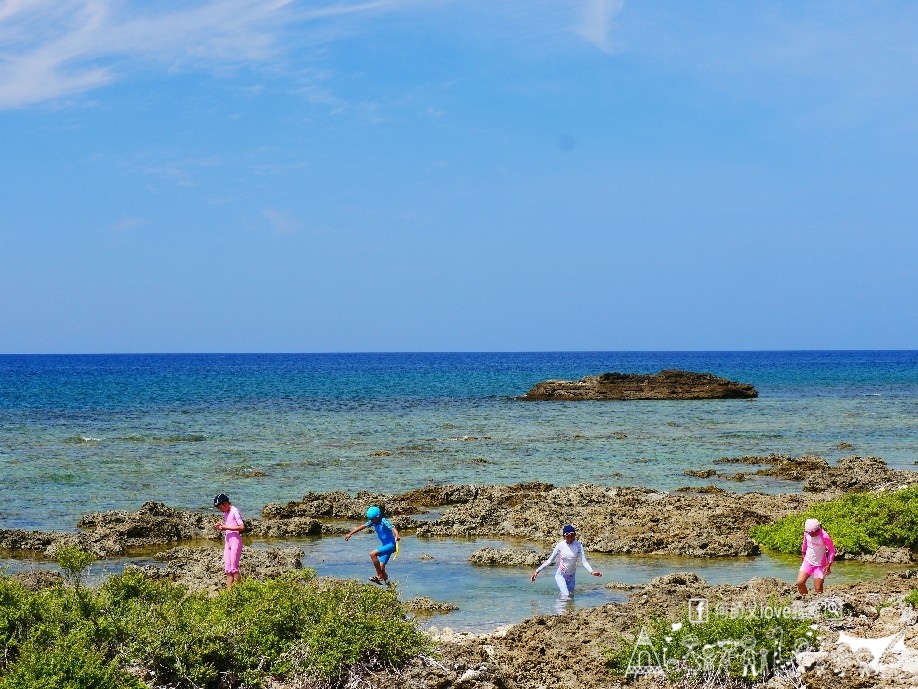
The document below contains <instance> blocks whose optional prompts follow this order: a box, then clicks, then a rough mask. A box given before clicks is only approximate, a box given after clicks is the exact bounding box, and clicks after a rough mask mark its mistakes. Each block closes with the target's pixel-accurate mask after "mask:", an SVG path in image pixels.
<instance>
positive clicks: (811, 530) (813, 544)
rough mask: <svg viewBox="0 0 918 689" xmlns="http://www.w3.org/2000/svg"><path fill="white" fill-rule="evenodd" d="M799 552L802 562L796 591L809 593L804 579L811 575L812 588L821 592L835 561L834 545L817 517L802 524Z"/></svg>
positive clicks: (802, 594)
mask: <svg viewBox="0 0 918 689" xmlns="http://www.w3.org/2000/svg"><path fill="white" fill-rule="evenodd" d="M800 554H801V555H803V562H802V563H801V565H800V573H799V574H798V575H797V591H798V592H799V593H800V595H801V596H805V595H806V594H807V593H809V591H807V588H806V580H807V579H809V578H810V577H811V576H812V577H813V588H814V590H815V591H816V593H822V585H823V582H824V580H825V578H826V576H827V575H828V574H830V573H831V571H832V563H833V562H834V561H835V545H834V544H833V543H832V539H831V538H829V534H827V533H826V532H825V530H824V529H823V528H822V525H821V524H820V523H819V520H818V519H807V520H806V523H805V524H804V525H803V543H802V544H801V545H800Z"/></svg>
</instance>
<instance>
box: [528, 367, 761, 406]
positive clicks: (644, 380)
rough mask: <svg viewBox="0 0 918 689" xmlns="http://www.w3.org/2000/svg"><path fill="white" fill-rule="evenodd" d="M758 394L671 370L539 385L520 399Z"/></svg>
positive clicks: (707, 377)
mask: <svg viewBox="0 0 918 689" xmlns="http://www.w3.org/2000/svg"><path fill="white" fill-rule="evenodd" d="M758 396H759V392H758V390H756V389H755V387H754V386H753V385H751V384H749V383H737V382H735V381H732V380H728V379H726V378H720V377H718V376H715V375H712V374H710V373H695V372H693V371H680V370H678V369H669V370H664V371H660V372H659V373H656V374H653V375H645V374H640V373H602V374H600V375H598V376H584V377H583V378H581V379H580V380H546V381H543V382H541V383H536V384H535V385H533V386H532V388H530V390H529V391H528V392H527V393H526V394H525V395H523V396H522V397H521V398H520V399H523V400H533V401H577V400H708V399H752V398H754V397H758Z"/></svg>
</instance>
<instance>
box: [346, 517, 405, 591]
mask: <svg viewBox="0 0 918 689" xmlns="http://www.w3.org/2000/svg"><path fill="white" fill-rule="evenodd" d="M367 519H368V520H369V521H368V522H367V523H366V524H363V525H361V526H358V527H357V528H356V529H354V530H353V531H351V532H350V533H349V534H348V535H347V536H345V537H344V540H345V541H349V540H350V539H351V536H353V535H354V534H355V533H358V532H360V531H363V530H364V529H373V530H374V531H375V532H376V535H377V536H378V537H379V540H380V542H381V543H382V545H380V546H379V547H378V548H377V549H376V550H374V551H373V552H372V553H370V560H372V562H373V567H375V568H376V576H373V577H370V581H372V582H373V583H374V584H379V585H382V584H388V583H389V575H388V574H386V563H387V562H388V561H389V558H390V557H392V554H393V553H394V552H395V549H396V543H397V542H398V540H399V535H398V529H396V528H395V527H394V526H392V524H390V523H389V520H388V519H385V518H384V517H383V516H382V510H381V509H379V508H378V507H376V506H375V505H374V506H373V507H371V508H370V509H368V510H367Z"/></svg>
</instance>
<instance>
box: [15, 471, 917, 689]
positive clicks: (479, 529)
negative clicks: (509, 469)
mask: <svg viewBox="0 0 918 689" xmlns="http://www.w3.org/2000/svg"><path fill="white" fill-rule="evenodd" d="M714 464H715V466H714V467H706V468H699V469H698V470H693V471H704V472H706V471H712V472H714V473H715V474H718V476H719V477H721V478H722V477H723V476H722V475H720V474H719V469H720V468H721V467H723V466H727V465H733V466H738V467H742V468H744V470H745V469H746V468H747V467H748V468H749V470H751V471H754V472H755V473H757V474H760V475H761V474H764V475H769V476H774V477H777V478H783V479H786V480H788V481H797V482H800V483H802V486H801V488H802V492H799V493H785V494H778V495H766V494H763V493H732V492H727V491H724V490H723V489H719V488H718V489H716V490H712V491H706V490H705V489H703V488H702V489H699V488H691V487H690V488H687V489H686V490H680V491H673V492H670V493H666V492H660V491H655V490H651V489H647V488H639V487H625V488H623V487H609V486H597V485H592V484H584V485H574V486H561V487H557V486H553V485H551V484H547V483H523V484H517V485H514V486H474V485H443V486H427V487H424V488H420V489H417V490H413V491H409V492H406V493H401V494H395V495H390V494H376V493H369V492H361V493H358V494H356V495H350V494H348V493H344V492H331V493H307V494H306V495H304V496H303V498H302V499H301V500H298V501H293V502H288V503H286V504H269V505H266V506H265V507H264V509H263V510H262V513H261V516H260V518H257V519H251V520H249V521H248V522H247V523H248V527H249V528H248V530H247V533H246V538H247V540H248V539H251V540H259V539H270V538H275V537H304V536H319V535H331V534H334V535H338V534H341V533H344V532H346V531H347V530H348V529H349V527H350V525H352V524H353V522H354V521H356V520H361V519H362V518H363V513H364V510H365V509H366V506H367V505H368V504H371V503H372V504H379V505H380V506H381V507H382V508H383V510H384V512H385V513H386V514H387V515H388V516H389V518H390V519H391V521H392V522H393V523H394V524H395V525H396V526H397V527H398V528H399V529H400V530H402V531H403V532H406V533H414V534H416V535H417V536H419V537H422V538H423V537H427V536H454V537H468V536H492V537H513V538H518V539H523V540H526V541H529V542H530V543H532V544H533V548H520V549H493V548H483V549H480V550H479V551H477V552H476V553H474V554H473V556H472V557H471V558H470V561H471V562H473V564H476V565H480V566H517V567H532V566H534V565H535V564H538V562H540V561H542V559H544V557H545V556H546V554H547V551H546V548H547V547H548V546H549V545H550V544H551V543H552V542H554V541H555V540H557V531H558V526H559V524H563V523H568V522H570V523H574V524H576V525H577V526H578V530H579V532H580V536H581V538H582V540H583V541H584V543H585V544H587V546H588V547H589V549H590V551H591V552H602V553H622V554H625V553H627V554H646V555H654V554H665V555H682V556H692V557H703V558H711V557H746V556H752V555H755V554H757V553H758V552H759V548H758V546H757V545H756V544H755V543H754V542H753V541H752V540H751V539H749V537H748V536H747V534H748V530H749V527H751V526H754V525H760V524H768V523H771V522H774V521H776V520H778V519H780V518H782V517H784V516H786V515H788V514H791V513H796V512H800V511H803V510H805V509H806V508H807V507H808V506H809V505H811V504H812V503H813V502H816V501H819V500H829V499H832V498H835V497H838V496H840V495H842V494H844V493H846V492H851V491H858V492H864V491H872V492H877V491H883V490H890V489H894V488H899V487H901V486H905V485H911V484H915V483H918V472H913V471H898V470H893V469H890V468H889V467H888V466H887V465H886V464H885V463H884V462H883V461H882V460H880V459H877V458H873V457H857V456H851V457H847V458H845V459H843V460H841V461H839V462H838V463H837V464H836V465H829V463H828V462H826V461H825V460H824V459H822V458H819V457H810V456H804V457H799V458H793V457H789V456H786V455H768V456H764V457H741V458H725V459H723V460H718V461H716V462H715V463H714ZM711 475H714V474H711ZM213 521H214V516H213V515H211V514H203V513H196V512H190V511H184V510H177V509H174V508H171V507H168V506H166V505H163V504H161V503H156V502H147V503H145V504H144V505H142V506H141V508H140V509H139V510H137V511H136V512H128V511H112V512H101V513H93V514H88V515H85V516H84V517H83V518H82V519H81V520H80V522H79V531H78V532H74V533H58V532H29V531H21V530H0V548H3V549H5V550H7V551H9V552H11V553H19V554H20V555H25V554H29V555H31V556H36V555H38V556H42V557H49V558H51V557H54V554H55V552H56V549H57V548H59V547H60V546H61V545H65V544H77V545H79V546H80V547H82V548H84V549H85V550H88V551H90V552H92V553H94V554H95V555H97V556H99V557H106V556H109V555H122V554H125V553H130V552H131V551H132V550H133V549H137V548H145V549H150V548H154V549H156V548H162V550H161V551H159V552H158V553H157V554H156V555H155V556H154V557H155V559H156V561H157V564H148V565H145V566H143V567H142V568H141V569H142V570H143V571H144V573H145V574H146V575H147V576H150V577H153V578H163V579H168V580H172V581H176V582H179V583H181V584H183V585H184V586H186V587H188V588H189V589H191V590H198V591H207V592H210V593H216V592H217V591H219V590H220V589H221V588H222V585H223V573H222V553H221V552H220V549H219V548H218V547H215V546H216V544H217V541H218V539H219V534H218V533H217V532H216V531H215V530H214V529H213V526H212V524H213ZM204 539H206V540H208V541H211V542H212V543H211V544H208V545H204V544H201V541H202V540H204ZM902 551H903V549H893V548H886V549H880V550H879V551H877V552H876V553H873V554H872V555H870V556H868V557H862V559H868V560H870V561H873V562H898V563H902V562H909V561H910V560H911V558H912V554H911V553H910V552H908V551H904V552H902ZM839 555H840V557H845V556H846V554H845V553H843V552H842V553H839ZM300 556H301V554H300V553H299V552H298V551H296V550H295V549H279V548H247V549H246V551H245V559H244V566H245V571H246V576H252V577H255V578H259V579H261V578H266V577H272V576H277V575H278V574H281V573H283V572H287V571H292V570H296V569H299V568H301V567H302V561H301V559H300ZM17 578H19V579H20V580H21V581H23V583H25V584H26V585H28V586H31V587H35V588H40V587H43V586H48V585H53V584H55V583H56V582H58V581H59V580H60V579H59V577H58V576H57V575H54V574H53V573H49V572H45V573H42V572H34V571H33V572H29V573H23V574H22V575H17ZM612 586H615V584H614V583H613V584H612ZM625 588H629V593H628V601H627V602H626V603H613V604H608V605H604V606H601V607H598V608H593V609H589V610H579V611H576V612H573V613H570V614H567V615H561V616H539V617H535V618H531V619H528V620H525V621H523V622H521V623H520V624H517V625H514V626H512V627H510V628H509V629H506V630H502V631H501V632H499V633H493V634H488V635H479V636H476V635H468V634H459V635H457V634H452V633H450V632H448V631H447V630H436V631H434V632H433V634H434V636H435V638H436V639H437V641H438V650H439V652H440V654H441V655H440V658H439V659H438V660H434V659H430V658H417V659H415V660H414V661H412V662H411V663H410V664H409V666H408V667H406V668H403V669H401V670H400V671H399V672H394V671H393V672H388V673H387V672H383V673H380V674H376V675H374V677H373V683H372V686H373V687H379V688H380V689H386V688H388V687H392V688H393V689H395V687H417V688H418V689H422V688H423V689H433V688H434V687H447V686H454V687H460V688H462V689H498V688H503V689H507V688H520V689H523V688H526V689H529V688H532V689H536V688H537V687H546V688H547V687H562V688H563V687H571V688H573V687H584V688H586V689H592V688H594V687H595V688H596V689H599V688H600V687H616V686H623V683H622V680H621V678H615V677H614V676H612V675H611V674H610V672H609V670H608V668H607V666H606V657H605V655H604V654H605V652H606V651H607V650H608V649H609V648H610V647H611V646H614V645H615V643H618V641H616V639H620V638H625V639H627V638H629V637H628V635H629V634H631V635H633V634H634V633H635V631H636V630H637V629H639V628H640V625H641V623H642V620H646V619H647V617H648V615H652V614H662V615H675V614H676V613H677V612H678V611H679V610H681V609H682V608H684V606H685V604H686V601H687V600H688V599H689V598H692V597H696V598H698V597H704V598H708V599H710V600H712V601H714V600H725V601H734V602H735V601H744V600H753V599H755V600H760V601H762V600H766V599H769V598H772V599H773V598H786V599H796V600H795V602H794V605H796V606H797V607H800V608H807V606H811V607H812V606H813V605H816V603H817V602H818V601H819V600H820V599H825V598H826V597H825V596H822V597H816V596H809V597H807V598H803V599H801V598H800V597H799V596H797V594H796V593H795V589H794V588H793V587H792V586H791V585H790V584H788V583H786V582H782V581H778V580H772V579H767V580H766V579H753V580H751V581H749V582H747V583H746V584H744V585H742V586H709V585H708V584H706V583H705V582H704V581H702V580H701V579H699V578H698V577H697V576H695V575H693V574H690V573H685V574H680V575H676V574H674V575H668V576H666V577H661V578H658V579H655V580H653V581H650V582H647V583H646V584H645V585H644V586H641V587H625ZM915 588H918V570H909V571H907V572H898V573H894V574H889V575H888V576H887V577H886V578H885V579H882V580H877V581H865V582H860V583H858V584H854V585H851V586H842V587H835V586H832V587H831V589H830V595H831V596H835V597H836V598H837V599H838V600H839V601H841V602H840V603H839V604H840V605H841V606H842V607H843V609H844V611H845V612H844V615H843V616H842V617H841V618H840V619H837V620H831V621H829V620H825V619H822V618H819V617H818V615H816V616H814V624H815V625H817V626H818V627H819V629H820V633H821V634H822V635H823V637H824V641H823V642H822V644H823V647H824V648H826V649H830V651H831V652H829V651H826V652H824V653H823V655H819V653H817V654H815V655H813V656H812V657H811V656H806V657H804V656H801V659H800V660H799V662H800V663H801V667H803V668H804V669H805V672H804V674H803V675H802V676H801V677H796V678H795V681H798V684H796V685H795V684H793V683H790V684H788V683H787V682H789V681H790V680H788V678H787V677H785V678H784V679H781V678H779V677H776V678H773V679H772V680H771V681H770V682H769V684H768V687H770V689H781V688H783V687H785V686H786V687H788V688H789V687H792V686H794V687H799V686H800V682H805V684H806V686H807V687H809V688H810V689H822V688H823V687H825V688H826V689H828V687H830V686H831V687H833V689H843V688H847V687H851V688H852V689H853V688H854V687H862V686H882V687H905V686H910V687H914V686H918V651H915V650H914V648H915V647H916V646H918V639H916V637H918V626H916V620H918V616H916V614H915V611H914V608H912V607H911V606H909V605H908V604H907V603H905V602H904V600H903V599H904V597H905V595H906V594H908V593H909V592H910V591H912V590H913V589H915ZM405 607H406V609H407V610H409V611H412V614H414V615H415V616H416V617H418V619H426V618H427V617H428V616H430V615H436V614H440V613H442V612H446V611H448V609H449V605H448V604H445V603H442V602H438V601H432V600H430V599H415V600H413V601H408V602H406V604H405ZM902 629H904V630H905V631H904V636H903V639H904V647H905V648H906V651H904V652H900V653H899V657H897V658H896V659H893V660H889V662H887V663H886V665H884V666H883V667H884V668H886V669H885V670H883V672H885V673H886V674H883V672H877V673H875V676H873V677H872V678H871V681H874V682H876V683H874V684H863V683H861V684H859V683H857V682H860V681H861V680H859V679H857V677H859V674H858V672H859V670H862V669H863V665H862V664H861V661H859V660H858V658H856V657H855V656H854V655H852V654H851V653H849V652H847V651H838V650H837V649H836V647H835V646H834V644H835V641H836V640H837V639H838V638H839V633H840V632H844V633H847V634H849V635H860V636H870V637H876V636H879V635H881V632H882V633H885V632H889V633H890V634H892V633H894V632H895V633H897V634H898V633H899V631H896V630H902ZM884 630H885V631H884ZM572 658H575V659H576V662H573V663H572V662H571V659H572ZM806 663H809V665H808V666H807V665H806ZM910 663H911V664H910ZM807 668H808V669H807ZM890 668H892V669H890ZM902 678H905V679H902ZM782 681H783V682H785V684H781V683H780V682H782ZM654 682H656V680H651V679H647V678H645V679H643V680H635V681H632V682H631V683H630V684H629V686H645V685H646V686H648V687H649V686H666V685H660V684H659V683H656V684H654ZM903 682H904V683H903ZM279 687H280V685H278V688H279Z"/></svg>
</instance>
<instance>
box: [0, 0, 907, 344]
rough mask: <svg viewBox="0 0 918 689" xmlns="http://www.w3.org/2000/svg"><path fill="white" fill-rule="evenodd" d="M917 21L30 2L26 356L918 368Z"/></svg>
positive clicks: (6, 287)
mask: <svg viewBox="0 0 918 689" xmlns="http://www.w3.org/2000/svg"><path fill="white" fill-rule="evenodd" d="M916 296H918V3H914V2H911V1H902V2H883V1H882V0H881V1H878V2H845V1H839V0H833V1H832V2H819V1H814V2H806V3H800V2H796V1H788V2H780V1H772V2H768V1H763V2H758V3H736V2H730V1H727V0H722V1H720V2H708V1H706V0H694V1H693V2H673V1H672V0H667V1H655V0H641V1H640V2H638V1H635V0H365V1H359V0H260V1H259V0H183V1H182V2H176V1H173V0H158V1H157V2H155V3H150V2H139V1H135V0H0V353H103V352H348V351H361V352H367V351H557V350H774V349H916V348H918V308H916V304H918V298H916Z"/></svg>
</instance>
